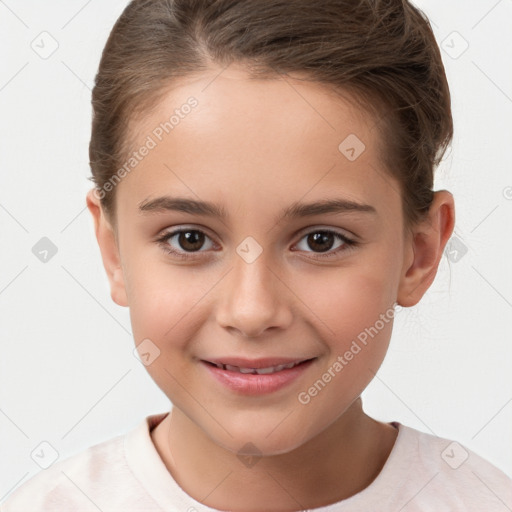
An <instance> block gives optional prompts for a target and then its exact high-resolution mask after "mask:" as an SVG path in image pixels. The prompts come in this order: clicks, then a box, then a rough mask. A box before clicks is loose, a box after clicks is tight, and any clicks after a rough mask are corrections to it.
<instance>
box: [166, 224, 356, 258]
mask: <svg viewBox="0 0 512 512" xmlns="http://www.w3.org/2000/svg"><path fill="white" fill-rule="evenodd" d="M187 232H197V233H201V234H203V235H205V236H206V237H207V238H210V237H208V235H207V234H206V233H205V232H204V231H202V230H200V229H193V228H182V229H177V230H175V231H172V232H170V233H164V235H162V236H161V237H159V238H158V239H157V240H156V242H157V243H158V244H159V245H160V246H161V247H162V249H163V250H164V251H165V252H166V253H168V254H171V255H172V256H177V257H178V258H180V259H183V260H190V259H194V258H195V256H194V255H195V254H196V253H200V252H203V251H196V252H191V253H186V252H178V251H175V250H174V249H171V248H170V246H169V244H168V242H169V240H170V239H171V238H173V237H174V236H176V235H179V234H180V233H187ZM315 233H328V234H331V235H334V236H335V237H336V238H337V239H338V240H340V241H342V242H343V243H344V245H342V246H341V247H338V248H337V249H335V250H334V251H333V252H327V253H313V254H317V256H316V257H315V259H316V258H318V259H323V258H332V257H333V256H334V255H337V254H338V253H340V252H344V251H348V250H351V249H353V248H355V247H356V246H357V245H358V243H357V242H356V241H355V240H352V239H350V238H348V237H346V236H345V235H342V234H341V233H338V232H337V231H333V230H331V229H316V230H313V231H309V232H308V233H305V234H304V235H303V236H302V237H301V239H300V240H302V239H304V238H306V237H307V236H309V235H312V234H315Z"/></svg>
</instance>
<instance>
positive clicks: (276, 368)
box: [204, 358, 314, 375]
mask: <svg viewBox="0 0 512 512" xmlns="http://www.w3.org/2000/svg"><path fill="white" fill-rule="evenodd" d="M313 359H314V358H311V359H303V360H301V361H292V362H289V363H284V364H283V363H282V364H276V365H269V366H256V364H257V363H256V362H253V363H252V365H247V366H238V365H234V364H225V363H220V362H212V361H204V362H205V363H207V364H209V365H211V366H216V367H217V368H219V369H220V370H226V371H228V372H238V373H245V374H253V375H270V374H272V373H277V372H280V371H282V370H287V369H290V368H294V367H295V366H299V365H301V364H304V363H307V362H309V361H312V360H313Z"/></svg>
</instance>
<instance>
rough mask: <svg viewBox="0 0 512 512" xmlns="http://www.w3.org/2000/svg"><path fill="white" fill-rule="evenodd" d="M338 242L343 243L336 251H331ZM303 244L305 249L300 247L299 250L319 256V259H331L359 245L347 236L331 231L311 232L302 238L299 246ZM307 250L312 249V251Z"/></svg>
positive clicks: (319, 230) (318, 230)
mask: <svg viewBox="0 0 512 512" xmlns="http://www.w3.org/2000/svg"><path fill="white" fill-rule="evenodd" d="M302 240H305V243H303V242H302ZM336 240H338V241H339V242H341V243H340V244H339V245H338V246H337V247H335V248H334V250H331V249H333V247H334V245H335V243H336ZM301 243H303V248H302V249H301V248H300V247H299V250H301V251H304V252H310V253H311V252H313V253H314V254H318V256H317V258H330V257H332V256H334V255H336V254H338V253H340V252H344V251H348V250H349V249H351V248H353V247H355V246H356V245H357V242H356V241H355V240H351V239H350V238H348V237H346V236H345V235H342V234H341V233H338V232H337V231H333V230H330V229H317V230H316V231H310V232H309V233H307V234H306V235H305V236H303V237H302V239H301V242H299V244H297V246H299V245H300V244H301ZM307 249H312V251H311V250H307ZM323 253H326V254H323Z"/></svg>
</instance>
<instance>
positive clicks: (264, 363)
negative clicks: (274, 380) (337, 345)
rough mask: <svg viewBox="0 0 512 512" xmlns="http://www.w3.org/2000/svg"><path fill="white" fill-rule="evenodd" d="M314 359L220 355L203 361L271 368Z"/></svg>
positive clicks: (244, 366)
mask: <svg viewBox="0 0 512 512" xmlns="http://www.w3.org/2000/svg"><path fill="white" fill-rule="evenodd" d="M309 359H313V358H312V357H303V358H301V357H299V358H297V357H263V358H260V359H245V358H243V357H219V358H215V359H203V361H206V362H209V363H213V364H228V365H230V366H238V367H239V368H269V367H271V366H279V365H281V364H289V363H302V362H303V361H308V360H309Z"/></svg>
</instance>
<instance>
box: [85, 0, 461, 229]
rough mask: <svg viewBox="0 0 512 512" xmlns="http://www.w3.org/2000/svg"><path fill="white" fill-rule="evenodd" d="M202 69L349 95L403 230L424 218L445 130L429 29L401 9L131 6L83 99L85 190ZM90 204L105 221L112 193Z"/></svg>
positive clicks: (336, 1) (324, 0)
mask: <svg viewBox="0 0 512 512" xmlns="http://www.w3.org/2000/svg"><path fill="white" fill-rule="evenodd" d="M212 63H213V64H216V65H218V66H222V67H226V66H227V65H229V64H232V63H235V64H243V65H244V66H245V67H246V69H247V71H248V73H250V74H251V77H254V78H272V77H275V78H279V74H286V73H300V74H301V75H303V76H306V77H307V79H308V80H311V81H313V82H317V83H320V84H325V85H326V86H328V87H329V88H330V89H332V90H335V91H336V90H337V91H340V93H344V92H348V93H352V95H354V96H355V97H356V98H357V100H358V101H361V102H362V104H364V105H365V106H366V107H367V110H368V112H373V113H374V114H375V121H378V120H379V123H378V126H379V128H378V129H379V131H380V139H381V141H382V144H381V147H382V148H383V150H382V161H383V164H384V166H385V168H386V170H387V171H388V172H389V174H390V175H391V176H393V177H395V178H396V179H397V180H398V182H399V183H400V184H401V194H402V204H403V212H404V219H405V225H406V226H411V225H413V224H414V223H416V222H417V221H419V220H421V219H422V216H423V215H424V214H425V213H426V212H427V211H428V208H429V206H430V204H431V202H432V198H433V190H432V189H433V179H434V170H435V168H436V167H437V166H438V164H439V163H440V161H441V159H442V157H443V155H444V154H445V151H446V149H447V147H448V145H449V144H450V142H451V139H452V137H453V121H452V113H451V104H450V103H451V102H450V92H449V87H448V83H447V79H446V75H445V70H444V66H443V63H442V59H441V55H440V51H439V47H438V45H437V43H436V40H435V37H434V34H433V32H432V28H431V26H430V23H429V21H428V19H427V18H426V16H425V15H424V14H423V13H422V12H421V11H420V10H419V9H417V8H416V7H414V6H413V5H411V4H410V3H409V2H408V1H407V0H316V1H312V0H133V1H131V2H130V3H129V4H128V6H127V7H126V8H125V10H124V11H123V13H122V14H121V16H120V17H119V19H118V20H117V22H116V24H115V25H114V27H113V29H112V31H111V33H110V36H109V38H108V41H107V43H106V45H105V48H104V50H103V54H102V58H101V62H100V65H99V70H98V73H97V75H96V79H95V86H94V89H93V91H92V106H93V123H92V134H91V141H90V145H89V156H90V165H91V169H92V178H90V179H91V180H92V181H93V182H94V183H95V186H96V188H97V189H103V186H104V184H105V183H106V182H107V181H108V180H109V179H110V178H111V176H112V175H113V174H115V172H116V171H117V169H118V168H119V167H120V166H121V165H122V163H123V161H124V160H125V158H126V155H127V154H128V153H129V150H130V133H129V129H128V128H129V123H130V122H131V121H133V119H135V118H137V116H142V117H143V116H144V112H148V110H149V109H151V108H152V107H154V106H155V105H156V104H157V102H158V100H159V99H160V97H161V95H162V94H163V93H164V92H165V90H168V89H169V86H170V85H172V84H173V83H174V82H177V81H178V80H179V79H181V78H186V77H188V76H191V75H195V74H199V73H201V71H205V70H208V69H211V65H212ZM340 142H341V140H340ZM132 149H133V148H132ZM101 202H102V206H103V208H104V210H105V211H106V213H107V214H108V215H109V216H111V217H112V220H114V218H115V215H114V213H115V189H113V190H111V191H110V192H109V193H107V194H103V197H102V199H101Z"/></svg>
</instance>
